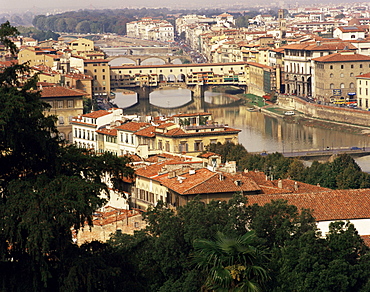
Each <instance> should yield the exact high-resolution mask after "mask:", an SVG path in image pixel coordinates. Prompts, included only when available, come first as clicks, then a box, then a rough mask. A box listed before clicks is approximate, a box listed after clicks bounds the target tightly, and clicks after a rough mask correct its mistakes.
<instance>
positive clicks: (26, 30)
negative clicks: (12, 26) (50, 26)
mask: <svg viewBox="0 0 370 292" xmlns="http://www.w3.org/2000/svg"><path fill="white" fill-rule="evenodd" d="M17 29H18V30H19V33H20V34H21V35H22V36H27V37H32V38H34V39H36V40H38V41H44V40H49V39H53V40H58V38H59V37H60V35H59V34H57V33H54V32H52V31H51V30H48V31H42V30H38V29H36V28H34V27H23V26H21V27H18V28H17Z"/></svg>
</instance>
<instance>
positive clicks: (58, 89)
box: [41, 86, 87, 98]
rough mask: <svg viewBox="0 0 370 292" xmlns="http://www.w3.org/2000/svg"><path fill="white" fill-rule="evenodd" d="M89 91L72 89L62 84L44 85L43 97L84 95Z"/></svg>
mask: <svg viewBox="0 0 370 292" xmlns="http://www.w3.org/2000/svg"><path fill="white" fill-rule="evenodd" d="M86 94H87V93H86V92H84V91H82V90H79V89H70V88H65V87H62V86H54V87H43V88H42V91H41V97H43V98H48V97H78V96H80V97H82V96H84V95H86Z"/></svg>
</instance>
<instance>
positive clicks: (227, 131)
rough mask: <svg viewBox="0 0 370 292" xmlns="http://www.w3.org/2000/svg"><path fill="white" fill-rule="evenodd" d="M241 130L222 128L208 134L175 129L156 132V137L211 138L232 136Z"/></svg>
mask: <svg viewBox="0 0 370 292" xmlns="http://www.w3.org/2000/svg"><path fill="white" fill-rule="evenodd" d="M239 132H241V130H239V129H234V128H229V127H222V128H220V127H219V128H215V130H214V131H212V132H211V131H209V132H185V131H184V130H183V129H181V128H175V129H172V130H169V131H168V132H166V133H160V132H157V134H158V135H160V136H161V135H163V136H171V137H175V136H177V137H192V136H213V135H220V134H233V133H235V134H236V133H239Z"/></svg>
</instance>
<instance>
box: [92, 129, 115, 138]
mask: <svg viewBox="0 0 370 292" xmlns="http://www.w3.org/2000/svg"><path fill="white" fill-rule="evenodd" d="M96 132H97V133H99V134H103V135H108V136H117V130H116V129H107V128H101V129H99V130H96Z"/></svg>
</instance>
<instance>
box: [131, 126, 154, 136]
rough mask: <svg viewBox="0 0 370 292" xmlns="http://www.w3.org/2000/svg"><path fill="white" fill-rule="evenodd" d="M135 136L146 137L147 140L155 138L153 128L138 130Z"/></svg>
mask: <svg viewBox="0 0 370 292" xmlns="http://www.w3.org/2000/svg"><path fill="white" fill-rule="evenodd" d="M135 135H136V136H143V137H148V138H153V137H155V126H149V127H147V128H144V129H142V130H138V131H137V132H136V133H135Z"/></svg>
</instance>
